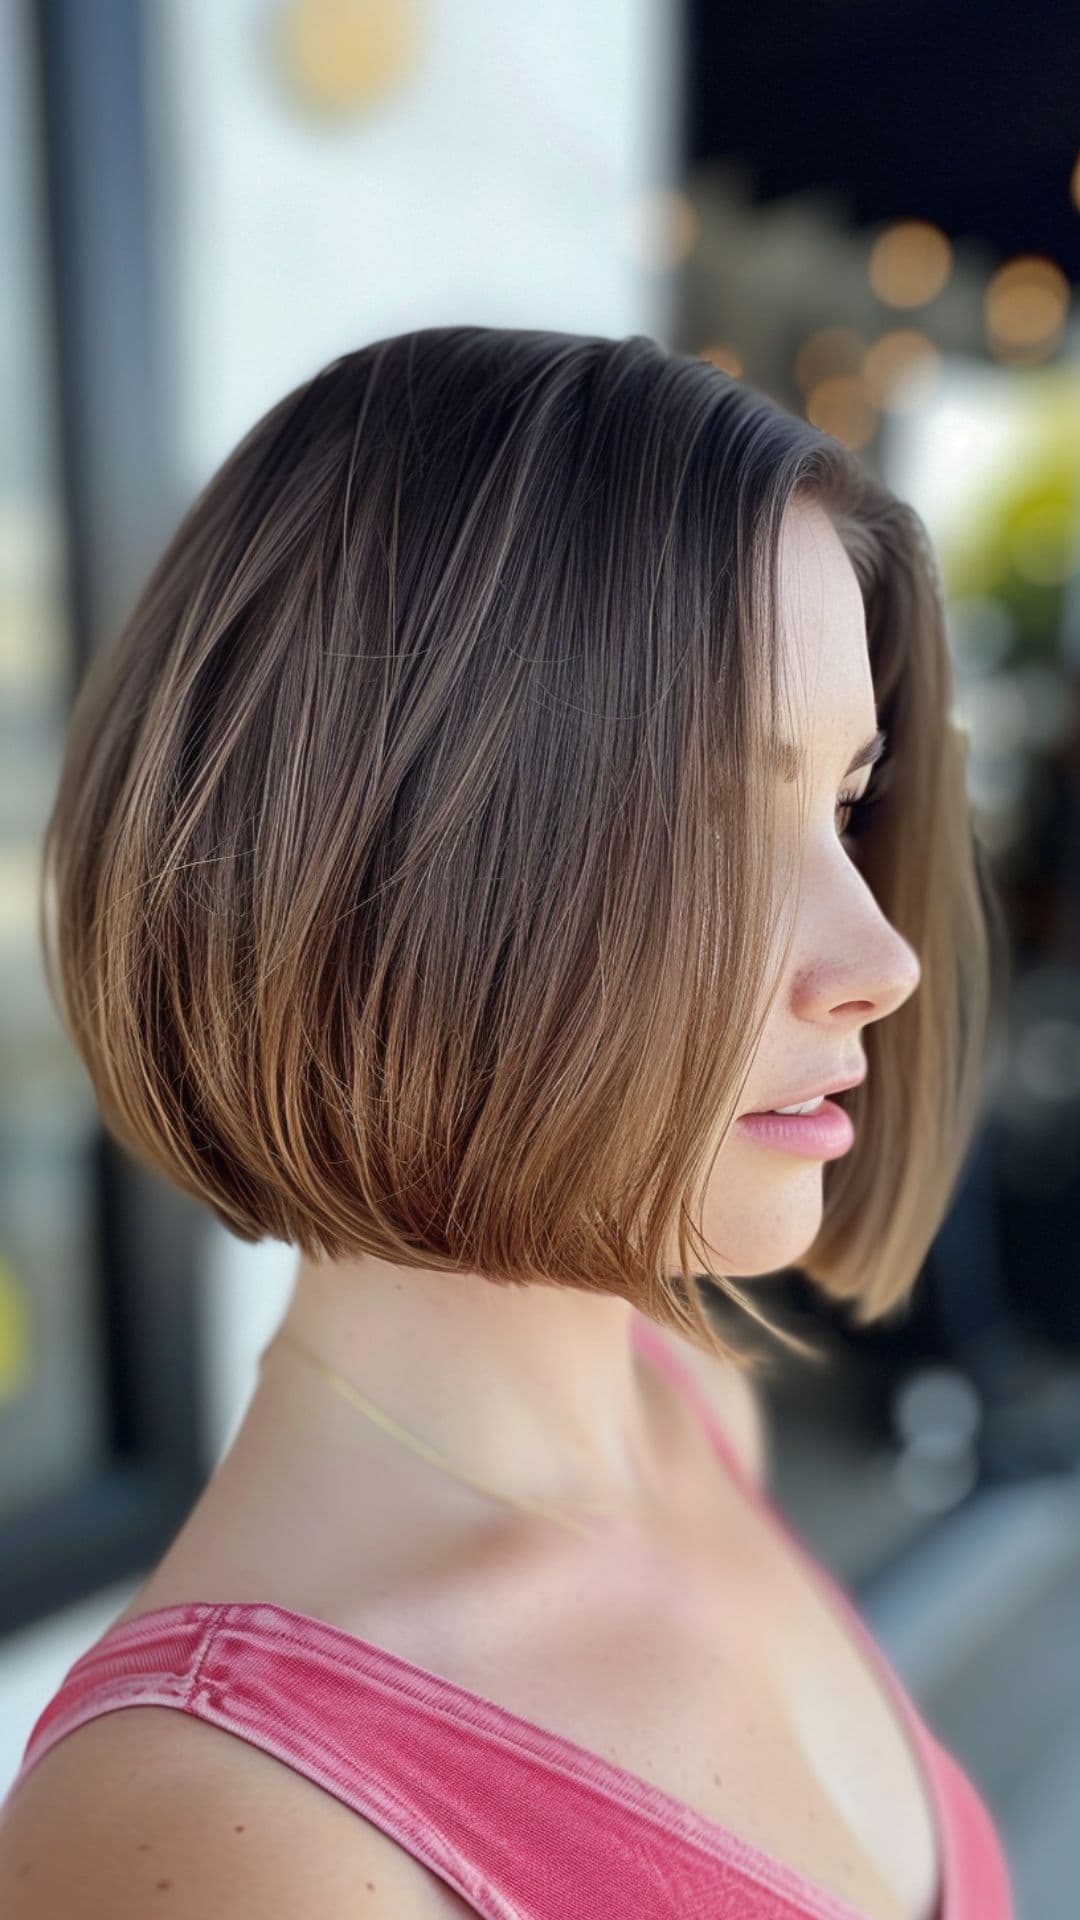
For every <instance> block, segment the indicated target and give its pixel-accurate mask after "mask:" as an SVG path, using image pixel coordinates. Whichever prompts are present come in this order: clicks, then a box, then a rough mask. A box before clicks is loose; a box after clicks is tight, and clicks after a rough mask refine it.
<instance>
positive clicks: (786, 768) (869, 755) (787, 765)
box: [772, 727, 888, 780]
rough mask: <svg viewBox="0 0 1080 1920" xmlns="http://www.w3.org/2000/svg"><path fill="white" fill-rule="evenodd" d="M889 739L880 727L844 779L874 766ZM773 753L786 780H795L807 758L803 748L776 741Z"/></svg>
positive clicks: (851, 764)
mask: <svg viewBox="0 0 1080 1920" xmlns="http://www.w3.org/2000/svg"><path fill="white" fill-rule="evenodd" d="M887 738H888V736H887V734H886V733H885V730H884V728H883V727H879V728H878V730H877V732H876V733H875V734H874V735H873V736H872V737H871V738H870V739H869V740H867V742H866V744H865V745H864V746H861V747H860V748H859V751H858V753H856V754H854V755H853V757H852V759H851V760H850V762H849V763H848V765H847V767H846V768H845V769H844V774H843V778H844V779H845V780H846V779H847V777H848V774H849V773H858V771H859V768H860V767H872V766H874V765H875V763H876V762H877V761H878V760H880V759H881V756H882V754H883V753H884V751H885V742H886V740H887ZM772 752H773V756H774V758H775V760H776V763H777V765H778V766H779V768H780V771H781V773H782V774H783V777H784V779H785V780H794V778H795V775H796V774H797V773H798V771H799V769H800V768H801V767H802V764H803V761H804V759H805V757H806V756H805V754H804V753H803V751H802V748H801V747H796V746H793V745H792V743H791V741H790V740H776V741H774V742H773V747H772Z"/></svg>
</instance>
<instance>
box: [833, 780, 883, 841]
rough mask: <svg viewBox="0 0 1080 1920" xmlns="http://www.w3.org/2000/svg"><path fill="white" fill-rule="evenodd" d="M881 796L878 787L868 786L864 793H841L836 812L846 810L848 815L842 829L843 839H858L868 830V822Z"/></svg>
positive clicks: (841, 835)
mask: <svg viewBox="0 0 1080 1920" xmlns="http://www.w3.org/2000/svg"><path fill="white" fill-rule="evenodd" d="M881 797H882V796H881V792H880V789H879V788H877V787H870V788H868V789H867V791H866V792H865V793H864V794H862V795H859V794H855V793H842V794H841V795H840V798H839V800H838V801H837V803H836V813H837V814H840V813H845V812H846V814H847V816H848V817H847V821H846V823H845V825H844V826H843V827H842V828H841V830H840V838H841V840H857V839H858V838H859V836H860V835H861V834H863V833H865V832H866V828H867V823H868V821H869V819H870V817H871V815H872V814H873V812H874V809H875V807H877V806H878V805H879V804H880V802H881Z"/></svg>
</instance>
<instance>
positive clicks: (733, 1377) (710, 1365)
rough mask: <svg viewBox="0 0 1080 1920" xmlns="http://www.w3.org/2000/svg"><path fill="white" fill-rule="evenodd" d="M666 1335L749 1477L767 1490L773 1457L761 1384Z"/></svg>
mask: <svg viewBox="0 0 1080 1920" xmlns="http://www.w3.org/2000/svg"><path fill="white" fill-rule="evenodd" d="M665 1338H666V1339H668V1340H670V1341H671V1342H672V1345H673V1346H674V1347H675V1349H676V1351H677V1353H678V1355H679V1358H680V1359H681V1360H683V1361H684V1362H685V1363H686V1365H687V1369H688V1371H689V1372H691V1373H692V1374H693V1375H694V1378H695V1380H696V1381H697V1382H698V1384H699V1386H701V1388H702V1389H703V1390H704V1392H705V1394H706V1395H707V1397H708V1399H709V1402H710V1405H711V1406H712V1407H713V1409H714V1411H715V1413H716V1415H717V1418H718V1419H719V1421H720V1424H721V1426H722V1427H723V1429H724V1432H725V1433H726V1434H727V1437H728V1439H729V1440H730V1441H731V1444H732V1446H733V1447H734V1448H735V1451H736V1453H737V1454H738V1456H739V1459H740V1460H741V1461H742V1463H743V1465H744V1467H745V1468H746V1470H747V1472H748V1473H749V1475H750V1477H751V1479H752V1480H754V1481H755V1482H756V1483H757V1485H758V1486H759V1487H761V1488H763V1489H767V1488H768V1484H769V1472H770V1466H771V1457H772V1456H771V1441H770V1436H769V1420H768V1407H767V1404H766V1400H765V1395H764V1392H763V1390H762V1388H761V1386H760V1384H759V1383H758V1382H757V1381H756V1380H754V1379H752V1378H751V1377H750V1375H749V1374H746V1373H740V1372H739V1371H738V1370H737V1368H736V1367H735V1366H733V1365H732V1364H731V1363H729V1362H725V1361H721V1360H718V1359H716V1358H715V1357H714V1356H713V1355H712V1354H709V1353H702V1352H701V1350H700V1348H698V1347H695V1346H694V1345H693V1343H692V1342H691V1341H690V1340H687V1339H685V1338H684V1337H683V1336H682V1335H681V1334H676V1333H669V1332H668V1331H667V1329H666V1328H665Z"/></svg>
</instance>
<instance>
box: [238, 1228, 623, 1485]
mask: <svg viewBox="0 0 1080 1920" xmlns="http://www.w3.org/2000/svg"><path fill="white" fill-rule="evenodd" d="M634 1315H635V1309H634V1308H632V1307H631V1306H630V1304H629V1303H628V1302H627V1301H624V1300H618V1299H613V1298H612V1297H611V1296H609V1295H606V1294H604V1295H601V1294H596V1295H593V1294H585V1293H582V1292H580V1291H578V1290H572V1289H568V1288H559V1287H554V1286H541V1285H534V1286H527V1287H521V1286H506V1285H498V1284H496V1283H494V1282H492V1281H489V1280H485V1279H484V1278H483V1277H482V1276H479V1275H473V1274H460V1273H438V1272H434V1271H431V1270H429V1269H412V1268H405V1267H398V1266H394V1265H391V1264H389V1263H387V1262H384V1261H379V1260H375V1259H370V1258H366V1257H365V1258H362V1259H357V1260H354V1261H338V1262H320V1263H315V1262H311V1261H309V1260H307V1259H306V1258H305V1257H303V1256H301V1258H300V1262H299V1267H298V1271H297V1275H296V1280H295V1283H294V1288H293V1294H292V1298H291V1300H290V1303H289V1307H288V1309H287V1312H286V1314H285V1318H284V1320H283V1321H282V1323H281V1327H282V1330H287V1331H288V1332H289V1333H291V1334H292V1335H293V1336H294V1337H295V1338H297V1339H298V1340H300V1341H302V1342H303V1344H304V1345H305V1346H306V1347H307V1348H309V1349H310V1350H311V1351H312V1352H313V1353H314V1354H316V1355H317V1356H318V1357H319V1358H320V1359H321V1360H323V1361H324V1363H325V1364H326V1365H327V1366H329V1367H332V1368H333V1369H334V1371H335V1372H336V1373H338V1374H340V1375H342V1376H343V1377H344V1378H345V1379H346V1380H347V1381H349V1382H350V1383H351V1384H352V1385H353V1386H354V1387H355V1388H356V1389H358V1390H359V1392H360V1393H362V1394H363V1395H364V1396H365V1397H366V1398H367V1399H369V1400H371V1401H372V1402H373V1403H374V1404H375V1405H376V1406H377V1407H378V1408H379V1409H380V1410H381V1411H382V1412H383V1413H385V1414H387V1415H389V1416H390V1418H391V1419H392V1420H394V1421H396V1422H397V1423H398V1424H399V1425H400V1426H401V1427H403V1428H404V1429H406V1430H407V1431H408V1433H410V1434H411V1435H412V1436H413V1437H415V1438H416V1439H417V1440H421V1441H423V1442H425V1443H426V1444H427V1445H428V1446H429V1447H432V1448H434V1449H435V1450H437V1452H438V1453H439V1454H440V1455H441V1456H443V1457H445V1460H446V1462H447V1463H448V1464H449V1465H452V1466H453V1467H455V1468H457V1469H459V1470H461V1471H463V1472H465V1473H467V1474H471V1475H475V1476H477V1477H478V1478H479V1479H480V1480H481V1481H483V1482H486V1483H487V1484H489V1485H490V1486H492V1487H494V1488H497V1489H498V1491H499V1493H500V1495H502V1496H504V1497H505V1498H508V1499H509V1500H511V1501H513V1500H518V1499H520V1500H523V1501H534V1500H538V1501H543V1502H546V1503H548V1504H550V1505H553V1506H560V1505H562V1506H565V1507H566V1508H567V1509H568V1510H571V1511H572V1510H573V1508H574V1507H575V1505H579V1506H580V1505H583V1504H585V1503H588V1502H589V1501H600V1500H605V1501H611V1502H613V1503H615V1504H617V1505H618V1506H619V1507H623V1506H625V1508H626V1510H627V1511H628V1513H632V1512H633V1511H634V1510H635V1509H640V1510H644V1509H645V1508H647V1507H648V1506H649V1505H650V1503H651V1502H652V1501H653V1500H654V1499H655V1498H656V1496H657V1494H658V1488H659V1482H658V1459H657V1444H656V1438H655V1412H654V1410H651V1409H650V1405H649V1399H648V1394H647V1391H646V1389H645V1388H644V1386H643V1377H642V1369H641V1366H640V1363H639V1361H638V1358H637V1354H636V1351H635V1347H634V1344H633V1338H632V1334H633V1320H634ZM263 1373H264V1376H265V1380H266V1385H267V1390H269V1391H270V1392H271V1393H272V1394H276V1395H282V1394H284V1395H287V1396H288V1395H296V1394H300V1395H302V1396H303V1397H304V1406H305V1418H306V1419H307V1421H309V1422H310V1421H311V1420H312V1419H316V1420H318V1421H319V1422H325V1423H326V1424H327V1427H328V1428H329V1429H331V1430H332V1434H333V1438H334V1442H335V1444H340V1445H342V1446H344V1447H346V1448H350V1449H353V1448H355V1449H356V1450H357V1452H358V1453H359V1454H360V1455H361V1456H363V1455H365V1454H370V1450H371V1449H372V1447H373V1446H379V1447H383V1448H393V1447H394V1446H395V1442H394V1441H393V1440H392V1439H387V1438H385V1437H383V1436H382V1435H380V1433H379V1431H378V1429H377V1428H376V1427H374V1426H373V1424H372V1422H371V1421H370V1420H368V1419H366V1418H365V1417H364V1416H363V1414H362V1413H360V1412H359V1411H356V1410H355V1409H354V1408H351V1407H350V1406H349V1404H348V1403H347V1402H346V1401H345V1400H343V1399H342V1398H341V1397H340V1396H339V1395H338V1394H337V1393H335V1392H333V1391H331V1390H330V1388H329V1385H328V1383H327V1382H326V1381H325V1380H323V1379H321V1378H320V1376H319V1375H318V1374H317V1373H316V1372H312V1371H311V1370H310V1369H309V1368H308V1366H307V1363H306V1362H305V1360H304V1359H303V1358H301V1357H296V1356H294V1355H293V1354H292V1353H291V1352H290V1350H289V1349H288V1348H287V1346H285V1345H284V1344H279V1345H278V1346H277V1347H275V1343H274V1342H273V1341H271V1343H270V1346H269V1347H268V1349H267V1356H266V1365H265V1366H264V1369H263ZM399 1451H402V1450H401V1449H400V1447H399ZM381 1457H383V1456H381V1455H380V1458H381ZM399 1464H400V1463H399ZM394 1470H397V1469H396V1468H395V1469H394ZM401 1470H402V1471H409V1472H415V1473H418V1474H423V1475H427V1476H429V1477H430V1476H431V1475H432V1474H435V1473H437V1471H438V1469H437V1468H435V1467H433V1466H431V1465H429V1464H426V1463H425V1462H424V1461H422V1460H420V1459H417V1458H413V1460H412V1465H411V1467H409V1468H402V1469H401Z"/></svg>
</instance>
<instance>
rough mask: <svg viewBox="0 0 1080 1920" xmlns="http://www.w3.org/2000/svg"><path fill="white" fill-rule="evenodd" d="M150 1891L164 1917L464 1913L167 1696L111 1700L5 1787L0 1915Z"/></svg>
mask: <svg viewBox="0 0 1080 1920" xmlns="http://www.w3.org/2000/svg"><path fill="white" fill-rule="evenodd" d="M360 1896H362V1897H360ZM166 1901H167V1906H168V1912H169V1915H170V1920H307V1917H308V1915H310V1914H311V1913H320V1914H325V1915H327V1917H328V1920H330V1917H331V1916H334V1915H337V1914H342V1915H344V1914H346V1913H354V1912H356V1911H358V1908H359V1907H362V1908H363V1912H364V1914H365V1916H366V1920H391V1916H394V1917H395V1920H446V1917H447V1916H449V1915H457V1916H462V1915H469V1914H473V1915H475V1909H474V1908H473V1907H471V1906H469V1905H468V1904H467V1903H466V1901H464V1900H463V1899H460V1898H459V1897H458V1895H457V1894H456V1893H455V1892H454V1890H453V1889H452V1888H451V1887H450V1886H449V1884H448V1883H447V1882H446V1881H444V1880H442V1879H440V1878H439V1876H438V1875H437V1874H435V1873H434V1872H433V1871H429V1870H428V1869H427V1868H426V1867H425V1866H424V1865H423V1864H422V1862H420V1861H419V1860H417V1859H415V1858H414V1857H413V1855H412V1854H410V1853H409V1852H408V1851H407V1849H406V1848H404V1847H401V1846H398V1845H397V1843H396V1842H395V1841H393V1840H391V1839H390V1837H389V1836H388V1835H387V1834H385V1833H383V1831H382V1829H381V1828H379V1827H377V1826H375V1825H374V1824H373V1823H372V1822H370V1821H368V1820H366V1819H364V1818H363V1817H362V1816H361V1815H359V1814H357V1813H355V1812H354V1811H353V1810H352V1808H351V1807H347V1806H346V1805H345V1804H344V1803H343V1802H342V1801H340V1800H337V1799H335V1798H334V1796H333V1795H332V1794H330V1793H327V1792H325V1791H324V1790H323V1789H322V1788H320V1787H317V1786H316V1785H315V1784H314V1782H312V1781H310V1780H307V1779H306V1778H305V1777H304V1776H303V1775H301V1774H298V1773H296V1772H295V1771H294V1770H293V1769H292V1768H290V1767H288V1766H286V1765H285V1763H284V1762H282V1761H278V1760H276V1759H275V1758H274V1756H273V1755H271V1754H267V1753H264V1752H263V1751H262V1750H261V1749H260V1748H258V1747H254V1746H252V1745H251V1744H250V1742H248V1741H245V1740H242V1739H240V1738H239V1737H238V1736H236V1735H234V1734H231V1733H229V1732H227V1731H226V1730H224V1729H223V1728H220V1727H215V1726H212V1725H209V1724H208V1723H207V1722H205V1721H202V1720H199V1719H196V1718H195V1717H194V1716H193V1715H190V1714H185V1713H181V1712H180V1711H178V1709H176V1708H175V1707H157V1706H132V1707H123V1708H118V1709H116V1710H115V1711H114V1712H112V1713H107V1714H103V1715H101V1716H100V1717H99V1718H98V1719H96V1720H90V1721H88V1722H87V1723H86V1725H85V1726H82V1727H78V1728H76V1729H75V1730H74V1732H72V1733H69V1734H68V1735H66V1736H65V1738H64V1739H62V1740H60V1741H58V1743H57V1745H56V1746H55V1747H53V1748H52V1750H51V1751H50V1752H49V1753H47V1754H45V1755H44V1756H43V1758H42V1759H41V1760H39V1762H38V1764H37V1766H36V1767H34V1768H33V1769H32V1770H31V1772H30V1773H29V1774H28V1775H27V1777H26V1779H25V1780H24V1781H23V1783H22V1785H21V1786H20V1787H19V1789H18V1792H17V1793H15V1794H14V1795H12V1796H11V1797H9V1799H8V1801H7V1803H6V1804H5V1806H4V1809H3V1812H2V1813H0V1912H2V1913H3V1914H4V1916H5V1920H58V1917H59V1916H60V1915H61V1914H78V1915H79V1920H145V1915H146V1913H147V1912H148V1911H149V1909H150V1908H151V1906H153V1907H154V1908H155V1910H156V1907H157V1903H158V1902H162V1903H164V1902H166ZM161 1910H162V1911H163V1912H164V1911H165V1905H164V1904H163V1905H162V1908H161Z"/></svg>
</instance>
